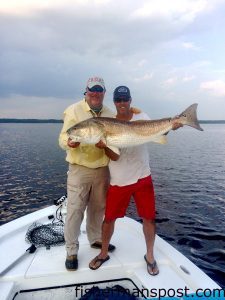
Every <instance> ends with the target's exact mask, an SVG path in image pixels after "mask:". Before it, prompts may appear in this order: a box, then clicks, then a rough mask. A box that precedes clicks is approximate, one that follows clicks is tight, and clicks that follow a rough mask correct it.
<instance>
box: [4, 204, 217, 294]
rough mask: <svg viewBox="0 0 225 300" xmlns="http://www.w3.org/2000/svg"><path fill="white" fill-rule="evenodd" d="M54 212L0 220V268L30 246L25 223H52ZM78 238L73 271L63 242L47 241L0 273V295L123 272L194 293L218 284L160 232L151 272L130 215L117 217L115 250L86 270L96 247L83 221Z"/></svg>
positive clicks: (149, 285) (143, 283)
mask: <svg viewBox="0 0 225 300" xmlns="http://www.w3.org/2000/svg"><path fill="white" fill-rule="evenodd" d="M53 213H55V207H54V206H51V207H48V208H46V209H42V210H40V211H37V212H35V213H32V214H29V215H27V216H25V217H22V218H20V219H17V220H15V221H14V222H10V223H8V224H5V225H3V226H1V228H0V243H1V247H0V256H1V263H0V272H2V271H3V270H4V269H5V268H6V267H7V266H8V265H10V264H11V263H12V262H13V261H15V260H16V259H17V258H19V257H20V256H21V255H23V254H24V253H26V249H27V248H28V247H29V246H30V245H29V244H27V243H26V242H25V234H26V232H27V228H28V227H29V225H30V224H32V223H33V222H34V221H38V222H40V223H50V220H49V219H48V218H47V216H49V215H51V214H53ZM79 241H80V250H79V256H78V259H79V269H78V270H77V271H73V272H69V271H67V270H66V269H65V257H66V251H65V246H64V245H63V246H54V247H51V248H50V250H47V249H46V248H45V247H40V248H37V250H36V252H35V253H33V254H29V253H26V254H25V255H24V257H23V258H22V259H21V260H20V261H18V263H17V264H15V265H14V267H13V268H12V269H11V270H9V271H8V272H7V273H6V274H4V276H2V277H1V278H0V299H12V298H10V297H9V298H6V297H5V296H4V295H7V294H8V295H10V294H13V293H14V294H15V290H17V291H21V290H31V289H39V288H49V287H62V286H70V285H71V286H73V285H85V284H87V283H93V282H102V281H111V280H113V279H115V280H116V279H122V278H129V279H130V280H132V281H133V282H134V283H135V284H136V285H137V286H138V288H139V289H148V291H149V290H151V289H156V290H157V292H159V289H165V290H169V289H174V290H177V289H182V290H183V291H184V290H185V288H186V289H187V288H188V289H189V290H188V293H194V292H195V290H196V289H198V288H202V289H204V288H208V289H210V288H211V289H213V288H214V289H215V288H219V286H218V285H217V284H216V283H215V282H214V281H212V280H211V279H210V278H209V277H208V276H207V275H206V274H205V273H204V272H202V271H201V270H200V269H199V268H197V267H196V266H195V265H194V264H193V263H192V262H190V260H188V259H187V258H186V257H185V256H183V255H182V254H181V253H180V252H178V251H177V250H176V249H174V248H173V247H172V246H170V245H169V244H168V243H167V242H165V241H164V240H163V239H161V238H160V237H158V236H157V237H156V241H155V251H154V252H155V259H156V261H157V263H158V266H159V270H160V273H159V274H158V275H157V276H150V275H149V274H148V273H147V270H146V263H145V261H144V254H145V253H146V246H145V241H144V236H143V232H142V225H141V224H139V223H137V222H136V221H134V220H132V219H130V218H124V219H118V220H117V222H116V225H115V233H114V235H113V238H112V241H111V242H112V243H113V244H114V245H115V246H116V250H115V251H114V252H113V253H110V254H109V255H110V260H109V261H107V262H106V263H104V264H103V265H102V266H101V268H99V269H98V270H95V271H94V270H90V269H89V267H88V264H89V262H90V260H91V259H92V258H94V257H95V256H96V255H97V254H98V253H99V250H98V249H93V248H91V247H90V245H89V243H88V240H87V235H86V230H85V223H83V224H82V228H81V235H80V238H79ZM13 282H16V284H13ZM73 291H74V288H73ZM147 296H150V295H147ZM73 297H74V295H73ZM15 299H16V300H17V299H26V298H24V295H23V297H22V298H20V294H18V295H17V297H15ZM27 299H28V298H27ZM32 299H33V298H32ZM34 299H35V298H34ZM66 299H67V298H66ZM68 299H70V298H68ZM71 299H72V298H71ZM73 299H74V298H73Z"/></svg>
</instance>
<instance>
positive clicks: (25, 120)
mask: <svg viewBox="0 0 225 300" xmlns="http://www.w3.org/2000/svg"><path fill="white" fill-rule="evenodd" d="M0 123H63V120H56V119H0Z"/></svg>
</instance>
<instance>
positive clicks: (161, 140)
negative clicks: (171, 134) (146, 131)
mask: <svg viewBox="0 0 225 300" xmlns="http://www.w3.org/2000/svg"><path fill="white" fill-rule="evenodd" d="M152 142H154V143H159V144H166V143H167V137H166V136H165V135H160V136H157V137H155V138H154V139H153V140H152Z"/></svg>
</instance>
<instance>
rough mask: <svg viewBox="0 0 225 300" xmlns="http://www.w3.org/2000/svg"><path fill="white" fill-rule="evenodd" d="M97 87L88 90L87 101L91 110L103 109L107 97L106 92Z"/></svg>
mask: <svg viewBox="0 0 225 300" xmlns="http://www.w3.org/2000/svg"><path fill="white" fill-rule="evenodd" d="M99 87H100V86H98V85H95V86H93V88H91V89H88V88H87V90H86V95H85V99H86V101H87V103H88V105H89V106H90V107H91V108H101V107H102V103H103V99H104V96H105V90H103V89H102V88H101V87H100V88H99Z"/></svg>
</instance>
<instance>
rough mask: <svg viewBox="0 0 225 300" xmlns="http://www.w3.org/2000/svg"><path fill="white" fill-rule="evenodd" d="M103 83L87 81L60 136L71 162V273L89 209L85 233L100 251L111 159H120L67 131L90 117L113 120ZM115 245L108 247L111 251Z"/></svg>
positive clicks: (67, 232) (97, 79) (68, 226)
mask: <svg viewBox="0 0 225 300" xmlns="http://www.w3.org/2000/svg"><path fill="white" fill-rule="evenodd" d="M105 91H106V90H105V84H104V80H103V79H102V78H100V77H91V78H89V79H88V82H87V86H86V91H85V98H84V99H83V100H81V101H79V102H77V103H75V104H72V105H70V106H69V107H68V108H67V109H66V110H65V111H64V124H63V128H62V130H61V133H60V136H59V145H60V147H61V148H63V149H64V150H66V161H67V162H68V163H69V171H68V177H67V216H66V222H65V233H64V235H65V242H66V251H67V257H66V262H65V266H66V268H67V270H69V271H72V270H76V269H77V268H78V258H77V254H78V249H79V241H78V236H79V233H80V226H81V223H82V220H83V217H84V211H85V209H86V208H87V221H86V230H87V236H88V240H89V242H90V245H91V247H93V248H101V225H102V220H103V217H104V212H105V198H106V192H107V189H108V186H109V170H108V163H109V159H111V160H117V159H118V157H119V155H118V149H116V148H109V147H106V148H105V145H102V142H99V143H98V144H96V145H84V144H80V143H74V142H72V141H71V140H70V139H69V138H68V135H67V132H66V131H67V130H68V129H69V128H70V127H71V126H73V125H74V124H76V123H78V122H81V121H83V120H86V119H89V118H91V117H99V116H102V117H114V114H113V112H112V111H111V110H110V109H109V108H107V107H106V106H104V105H103V99H104V95H105ZM114 249H115V246H113V245H111V244H110V245H109V251H113V250H114Z"/></svg>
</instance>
